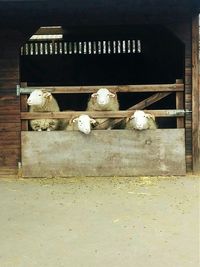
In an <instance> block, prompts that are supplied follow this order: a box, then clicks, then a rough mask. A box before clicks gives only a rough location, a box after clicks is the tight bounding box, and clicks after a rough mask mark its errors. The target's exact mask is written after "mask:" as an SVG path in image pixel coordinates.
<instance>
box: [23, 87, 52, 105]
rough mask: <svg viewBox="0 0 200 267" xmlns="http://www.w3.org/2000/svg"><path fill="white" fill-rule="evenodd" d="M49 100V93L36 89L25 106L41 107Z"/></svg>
mask: <svg viewBox="0 0 200 267" xmlns="http://www.w3.org/2000/svg"><path fill="white" fill-rule="evenodd" d="M51 98H52V95H51V93H49V92H46V91H42V90H40V89H36V90H34V91H33V92H32V93H31V94H30V96H29V98H28V99H27V104H28V105H29V106H43V105H44V104H45V102H46V100H47V99H49V100H50V99H51Z"/></svg>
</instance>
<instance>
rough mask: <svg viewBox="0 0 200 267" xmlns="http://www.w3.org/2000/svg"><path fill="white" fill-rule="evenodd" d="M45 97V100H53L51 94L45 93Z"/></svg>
mask: <svg viewBox="0 0 200 267" xmlns="http://www.w3.org/2000/svg"><path fill="white" fill-rule="evenodd" d="M43 96H44V97H45V98H48V99H51V98H52V95H51V93H50V92H44V93H43Z"/></svg>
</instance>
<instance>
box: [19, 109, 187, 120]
mask: <svg viewBox="0 0 200 267" xmlns="http://www.w3.org/2000/svg"><path fill="white" fill-rule="evenodd" d="M133 111H135V110H123V111H62V112H21V119H22V120H30V119H53V118H54V119H55V118H56V119H63V118H72V117H77V116H79V115H81V114H87V115H89V116H90V117H92V118H124V117H130V116H131V115H132V114H133ZM144 111H145V112H147V113H151V114H153V115H154V116H155V117H182V116H184V114H185V111H184V110H176V109H167V110H163V109H162V110H144Z"/></svg>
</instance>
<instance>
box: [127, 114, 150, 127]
mask: <svg viewBox="0 0 200 267" xmlns="http://www.w3.org/2000/svg"><path fill="white" fill-rule="evenodd" d="M149 118H150V114H146V113H145V112H144V111H142V110H136V111H135V113H134V114H133V115H132V116H131V117H130V119H131V121H130V123H132V125H133V128H134V129H136V130H146V129H148V127H149Z"/></svg>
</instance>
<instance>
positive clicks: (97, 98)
mask: <svg viewBox="0 0 200 267" xmlns="http://www.w3.org/2000/svg"><path fill="white" fill-rule="evenodd" d="M103 110H105V111H117V110H119V102H118V99H117V95H116V93H111V92H110V91H109V90H108V89H107V88H101V89H99V90H98V91H97V92H96V93H93V94H92V95H91V97H90V99H89V101H88V105H87V111H103ZM111 121H112V119H96V122H97V128H98V129H101V130H103V129H108V128H109V125H110V122H111Z"/></svg>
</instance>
